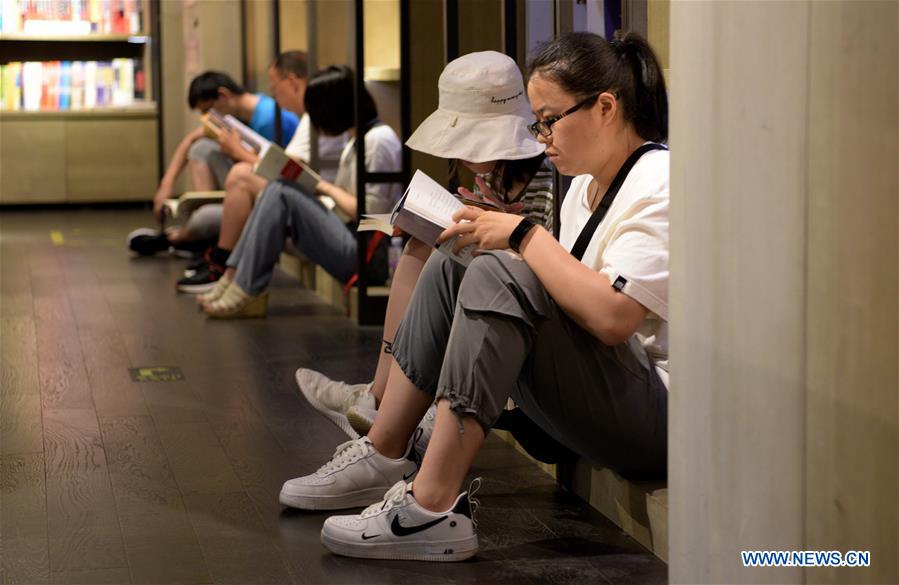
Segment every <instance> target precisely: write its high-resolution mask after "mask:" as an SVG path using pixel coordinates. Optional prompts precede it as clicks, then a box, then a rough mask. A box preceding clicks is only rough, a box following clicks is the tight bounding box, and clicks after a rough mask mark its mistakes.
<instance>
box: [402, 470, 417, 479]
mask: <svg viewBox="0 0 899 585" xmlns="http://www.w3.org/2000/svg"><path fill="white" fill-rule="evenodd" d="M415 471H418V470H417V469H416V470H415ZM415 471H410V472H409V473H408V474H406V473H404V474H403V481H409V478H410V477H412V476H413V475H415Z"/></svg>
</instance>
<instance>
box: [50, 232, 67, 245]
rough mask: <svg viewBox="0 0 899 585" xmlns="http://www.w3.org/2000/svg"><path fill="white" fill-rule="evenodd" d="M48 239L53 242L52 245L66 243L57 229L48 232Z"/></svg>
mask: <svg viewBox="0 0 899 585" xmlns="http://www.w3.org/2000/svg"><path fill="white" fill-rule="evenodd" d="M50 241H52V242H53V245H54V246H62V245H64V244H65V243H66V239H65V238H64V237H62V232H61V231H59V230H52V231H51V232H50Z"/></svg>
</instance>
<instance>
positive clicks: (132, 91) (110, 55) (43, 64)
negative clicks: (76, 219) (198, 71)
mask: <svg viewBox="0 0 899 585" xmlns="http://www.w3.org/2000/svg"><path fill="white" fill-rule="evenodd" d="M157 2H158V0H0V135H2V137H3V139H2V140H0V164H2V167H3V172H2V173H0V205H7V204H34V203H73V202H85V203H87V202H119V201H147V200H149V199H150V198H152V195H153V192H154V190H155V186H156V182H157V180H158V177H159V128H160V112H159V110H160V108H159V107H158V99H157V96H158V93H159V92H158V90H159V88H158V87H157V83H158V82H157V79H156V78H157V77H158V75H155V74H154V72H155V71H156V70H157V68H158V53H159V50H158V47H156V43H155V41H154V39H155V37H156V36H157V35H158V28H159V27H158V21H159V19H158V6H157Z"/></svg>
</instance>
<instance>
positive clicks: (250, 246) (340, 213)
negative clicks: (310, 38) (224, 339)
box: [198, 65, 402, 318]
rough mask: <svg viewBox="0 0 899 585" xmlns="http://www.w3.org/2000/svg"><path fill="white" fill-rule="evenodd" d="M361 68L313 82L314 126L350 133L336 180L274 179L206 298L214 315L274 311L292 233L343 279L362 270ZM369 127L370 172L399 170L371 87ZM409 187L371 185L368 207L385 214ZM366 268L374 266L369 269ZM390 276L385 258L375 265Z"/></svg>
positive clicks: (326, 73) (338, 69)
mask: <svg viewBox="0 0 899 585" xmlns="http://www.w3.org/2000/svg"><path fill="white" fill-rule="evenodd" d="M353 94H354V85H353V71H352V69H350V68H349V67H345V66H335V65H332V66H330V67H327V68H326V69H323V70H322V71H319V72H318V73H316V74H315V75H313V76H312V78H311V79H310V80H309V86H308V87H307V89H306V96H305V106H306V111H307V112H308V114H309V119H310V121H311V122H312V125H313V126H314V127H315V128H316V129H317V130H318V131H319V132H320V133H322V134H325V135H328V136H339V135H341V134H343V133H348V135H349V136H350V140H349V141H348V142H347V144H346V146H345V147H344V149H343V152H342V153H341V156H340V164H339V166H338V169H337V176H336V178H335V180H334V182H330V181H327V180H324V179H322V180H320V181H317V182H313V183H312V184H311V185H310V184H309V183H308V182H306V178H307V177H306V176H304V175H300V176H299V177H298V180H297V181H288V180H284V179H279V180H276V181H272V182H271V183H269V184H268V185H267V186H266V187H265V190H264V191H263V193H262V196H261V197H260V198H259V200H258V201H257V203H256V205H255V206H254V207H253V210H252V212H251V214H250V218H249V220H248V221H247V225H246V227H245V228H244V231H243V233H242V234H241V236H240V239H239V240H238V242H237V245H236V246H235V248H234V251H233V252H232V253H231V255H230V256H229V258H228V261H227V264H228V269H227V271H226V272H225V274H224V276H223V277H222V278H221V279H220V280H219V281H218V283H217V284H216V286H215V288H214V289H213V290H212V291H210V292H209V293H208V294H206V295H203V296H201V297H200V298H198V300H199V301H200V302H201V303H202V307H203V310H204V311H205V312H206V314H207V315H209V316H210V317H214V318H234V317H261V316H264V315H265V314H266V308H267V303H268V293H267V291H266V288H267V287H268V283H269V282H270V281H271V278H272V271H273V270H274V266H275V263H276V262H277V260H278V256H279V255H280V253H281V251H282V250H283V248H284V241H285V238H286V237H288V236H289V237H290V238H291V240H292V241H293V243H294V245H295V246H296V248H297V249H298V250H299V251H300V252H301V253H302V254H303V255H304V256H306V257H307V258H309V259H310V260H311V261H313V262H315V263H316V264H319V265H320V266H321V267H322V268H324V269H325V270H326V271H328V273H329V274H330V275H331V276H333V277H334V278H336V279H338V280H340V281H341V282H347V281H349V280H350V279H351V278H352V277H353V275H355V274H356V271H357V255H356V251H357V241H356V233H355V227H354V223H355V221H356V217H357V213H356V150H355V141H356V136H355V120H354V117H355V116H354V107H353V104H354V99H353ZM359 100H360V102H361V106H362V112H363V114H362V118H361V124H362V126H364V127H366V128H367V131H366V133H365V161H364V164H365V166H366V168H367V169H368V171H369V172H375V173H379V172H380V173H388V172H398V171H400V170H401V168H402V161H401V157H402V143H401V142H400V140H399V138H398V137H397V135H396V133H395V132H394V131H393V129H391V128H390V126H388V125H386V124H384V123H383V122H381V121H380V120H379V119H378V110H377V108H376V106H375V102H374V100H373V99H372V97H371V95H370V94H369V93H368V91H367V90H363V92H362V94H361V95H360V96H359ZM400 192H401V186H400V185H399V184H397V183H369V184H367V185H366V187H365V205H366V209H367V210H368V211H369V212H371V213H385V212H387V211H390V209H391V208H392V207H393V206H394V204H395V203H396V201H397V199H398V198H399V195H400ZM364 268H366V267H364ZM367 268H368V269H371V270H372V273H380V274H381V276H382V278H383V277H386V273H387V266H386V261H385V262H377V263H372V265H371V266H369V267H367Z"/></svg>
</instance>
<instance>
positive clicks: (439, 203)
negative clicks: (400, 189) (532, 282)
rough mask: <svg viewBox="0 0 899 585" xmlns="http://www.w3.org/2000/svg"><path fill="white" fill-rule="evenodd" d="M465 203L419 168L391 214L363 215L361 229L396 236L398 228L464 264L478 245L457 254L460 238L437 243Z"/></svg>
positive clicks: (469, 259)
mask: <svg viewBox="0 0 899 585" xmlns="http://www.w3.org/2000/svg"><path fill="white" fill-rule="evenodd" d="M464 206H465V204H464V203H463V202H462V201H460V200H459V199H458V198H456V197H455V196H453V195H452V194H451V193H450V192H449V191H447V190H446V189H444V188H443V186H441V185H440V184H439V183H437V182H436V181H435V180H434V179H432V178H431V177H429V176H428V175H426V174H425V173H423V172H421V171H415V175H413V177H412V180H411V181H410V182H409V187H408V188H407V189H406V192H405V193H404V194H403V196H402V197H401V198H400V200H399V202H397V204H396V207H394V208H393V211H392V212H391V213H384V214H373V215H363V216H362V220H361V221H360V222H359V228H358V229H359V231H381V232H384V233H385V234H387V235H388V236H390V235H393V229H394V227H397V228H399V229H401V230H403V231H404V232H406V233H407V234H409V235H411V236H413V237H415V238H418V239H419V240H421V241H422V242H424V243H426V244H428V245H430V246H434V247H436V248H437V249H438V250H440V251H441V252H443V253H444V254H446V255H448V256H449V257H450V258H452V259H453V260H455V261H456V262H459V263H460V264H462V265H464V266H468V264H469V263H470V262H471V253H472V252H473V251H474V246H473V245H472V246H467V247H466V248H464V249H463V250H462V251H461V252H460V253H459V254H453V244H454V243H455V241H456V239H457V238H453V239H451V240H447V241H446V242H444V243H442V244H440V245H439V246H438V245H437V237H438V236H439V235H440V234H441V233H442V232H443V230H445V229H446V228H448V227H450V226H451V225H453V223H455V222H454V221H453V214H454V213H456V212H457V211H459V210H460V209H462V208H463V207H464Z"/></svg>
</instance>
